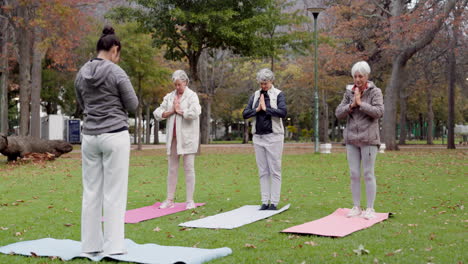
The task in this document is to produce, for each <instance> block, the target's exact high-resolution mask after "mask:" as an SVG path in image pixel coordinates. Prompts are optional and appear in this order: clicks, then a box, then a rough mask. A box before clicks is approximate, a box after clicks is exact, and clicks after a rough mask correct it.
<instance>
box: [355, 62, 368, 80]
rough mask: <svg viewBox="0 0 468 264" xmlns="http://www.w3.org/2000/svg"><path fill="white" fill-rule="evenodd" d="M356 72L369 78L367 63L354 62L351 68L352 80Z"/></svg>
mask: <svg viewBox="0 0 468 264" xmlns="http://www.w3.org/2000/svg"><path fill="white" fill-rule="evenodd" d="M356 72H359V73H360V74H362V75H366V76H369V74H370V72H371V70H370V66H369V64H368V63H367V62H365V61H358V62H356V63H355V64H354V65H353V68H351V75H352V76H353V78H354V74H355V73H356Z"/></svg>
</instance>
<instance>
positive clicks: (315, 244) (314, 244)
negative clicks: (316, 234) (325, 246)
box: [304, 241, 318, 246]
mask: <svg viewBox="0 0 468 264" xmlns="http://www.w3.org/2000/svg"><path fill="white" fill-rule="evenodd" d="M304 244H306V245H311V246H318V244H317V243H315V242H314V241H306V242H304Z"/></svg>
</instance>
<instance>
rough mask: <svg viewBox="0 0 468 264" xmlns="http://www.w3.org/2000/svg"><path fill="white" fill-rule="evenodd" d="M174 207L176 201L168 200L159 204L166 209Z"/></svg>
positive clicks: (160, 207)
mask: <svg viewBox="0 0 468 264" xmlns="http://www.w3.org/2000/svg"><path fill="white" fill-rule="evenodd" d="M172 207H174V201H172V200H166V201H164V202H162V204H161V205H160V206H159V209H166V208H172Z"/></svg>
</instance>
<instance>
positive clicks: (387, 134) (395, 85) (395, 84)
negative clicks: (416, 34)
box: [382, 56, 405, 150]
mask: <svg viewBox="0 0 468 264" xmlns="http://www.w3.org/2000/svg"><path fill="white" fill-rule="evenodd" d="M401 60H402V59H401V56H397V57H396V58H395V59H394V60H393V65H392V75H391V77H390V82H389V84H388V86H387V88H386V89H385V97H384V105H385V111H384V115H383V126H382V127H383V139H384V142H385V146H386V148H387V149H388V150H398V145H397V144H396V133H395V130H396V111H397V107H396V99H397V97H398V96H397V95H398V89H399V88H400V84H401V81H402V78H403V76H404V74H403V72H404V70H405V69H404V64H403V63H402V62H401Z"/></svg>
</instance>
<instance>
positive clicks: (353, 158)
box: [346, 144, 377, 208]
mask: <svg viewBox="0 0 468 264" xmlns="http://www.w3.org/2000/svg"><path fill="white" fill-rule="evenodd" d="M346 157H347V159H348V165H349V172H350V176H351V192H352V194H353V204H354V206H358V207H359V206H360V204H361V165H362V170H363V172H364V181H365V183H366V198H367V208H374V201H375V195H376V193H377V184H376V181H375V175H374V165H375V158H376V157H377V146H370V145H367V146H355V145H350V144H346Z"/></svg>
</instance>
